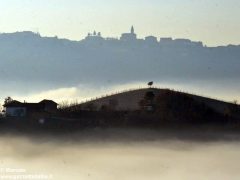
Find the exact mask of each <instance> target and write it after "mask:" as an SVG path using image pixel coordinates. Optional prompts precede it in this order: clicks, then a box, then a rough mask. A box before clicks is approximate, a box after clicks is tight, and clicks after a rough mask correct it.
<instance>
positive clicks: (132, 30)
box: [131, 26, 135, 34]
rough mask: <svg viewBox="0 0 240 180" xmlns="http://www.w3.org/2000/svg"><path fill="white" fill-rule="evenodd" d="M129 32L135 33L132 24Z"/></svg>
mask: <svg viewBox="0 0 240 180" xmlns="http://www.w3.org/2000/svg"><path fill="white" fill-rule="evenodd" d="M131 34H135V32H134V27H133V26H132V27H131Z"/></svg>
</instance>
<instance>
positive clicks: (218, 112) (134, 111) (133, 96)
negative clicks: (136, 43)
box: [61, 88, 240, 125]
mask: <svg viewBox="0 0 240 180" xmlns="http://www.w3.org/2000/svg"><path fill="white" fill-rule="evenodd" d="M61 110H62V111H65V112H69V114H71V115H73V114H75V113H76V114H78V113H79V114H85V115H88V116H89V115H90V116H91V117H92V118H94V117H95V118H96V119H98V118H100V117H103V119H104V118H105V119H107V117H108V118H109V119H110V122H108V123H110V124H112V121H114V120H112V119H114V117H115V116H116V117H121V118H122V119H127V120H126V121H125V123H127V124H128V123H130V124H131V123H133V122H135V123H134V124H136V125H139V124H141V123H143V124H145V125H146V124H150V122H151V121H154V122H155V123H160V122H161V123H162V122H175V121H177V122H178V123H179V122H213V121H214V122H225V121H227V122H228V121H238V119H240V108H239V105H237V104H234V103H228V102H224V101H219V100H215V99H210V98H206V97H201V96H197V95H191V94H187V93H182V92H176V91H172V90H169V89H156V88H147V89H138V90H132V91H128V92H122V93H118V94H114V95H110V96H106V97H103V98H99V99H95V100H92V101H89V102H86V103H82V104H78V105H73V106H70V107H66V108H62V109H61ZM121 118H120V119H121ZM140 120H142V122H140ZM120 121H121V120H120Z"/></svg>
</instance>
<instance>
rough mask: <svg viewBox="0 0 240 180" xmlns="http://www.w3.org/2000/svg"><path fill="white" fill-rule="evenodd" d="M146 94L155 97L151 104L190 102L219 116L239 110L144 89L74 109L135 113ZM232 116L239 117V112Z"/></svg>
mask: <svg viewBox="0 0 240 180" xmlns="http://www.w3.org/2000/svg"><path fill="white" fill-rule="evenodd" d="M148 92H152V93H153V94H154V96H155V100H153V104H154V103H155V104H157V103H163V102H164V103H170V104H171V103H172V104H176V103H178V104H179V106H183V105H184V104H186V103H189V101H191V102H190V103H195V104H199V105H204V106H206V107H208V108H210V109H212V110H214V111H215V112H217V113H220V114H227V113H230V111H231V109H234V108H235V109H238V110H240V106H238V105H236V104H233V103H228V102H224V101H220V100H215V99H210V98H206V97H202V96H197V95H192V94H187V93H182V92H176V91H171V90H168V89H157V88H146V89H138V90H132V91H128V92H122V93H119V94H114V95H110V96H107V97H103V98H99V99H96V100H92V101H89V102H86V103H82V104H79V105H77V106H76V107H77V108H79V109H81V110H101V109H102V108H106V107H109V108H110V109H112V110H115V111H136V110H139V109H140V102H141V100H143V99H144V97H145V96H146V94H147V93H148ZM166 98H168V99H166ZM156 101H158V102H156ZM167 101H169V102H167ZM196 110H198V109H196ZM234 114H235V115H236V116H238V117H240V116H239V112H238V113H234Z"/></svg>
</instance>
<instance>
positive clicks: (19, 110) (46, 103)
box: [3, 99, 58, 117]
mask: <svg viewBox="0 0 240 180" xmlns="http://www.w3.org/2000/svg"><path fill="white" fill-rule="evenodd" d="M57 105H58V104H57V103H56V102H54V101H52V100H46V99H45V100H42V101H40V102H39V103H26V102H24V103H22V102H19V101H16V100H13V101H11V102H8V103H7V104H4V105H3V107H4V108H5V115H6V116H10V117H25V116H27V115H29V114H32V113H35V112H54V111H56V110H57Z"/></svg>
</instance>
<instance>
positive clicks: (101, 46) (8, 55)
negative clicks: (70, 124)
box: [0, 32, 240, 86]
mask: <svg viewBox="0 0 240 180" xmlns="http://www.w3.org/2000/svg"><path fill="white" fill-rule="evenodd" d="M165 41H166V40H164V38H163V39H162V40H161V41H158V42H156V43H153V44H152V43H149V42H148V41H145V40H144V39H137V40H136V41H134V42H125V41H121V40H119V39H109V38H102V37H101V38H100V37H91V38H86V39H83V40H80V41H70V40H67V39H59V38H58V37H42V36H40V35H39V34H36V33H33V32H16V33H2V34H0V58H1V60H0V72H1V74H2V76H1V77H0V82H3V83H6V82H11V81H13V82H15V81H18V82H21V83H24V84H25V83H26V82H31V83H33V84H39V83H45V84H47V83H50V84H53V85H55V86H60V85H63V84H64V85H65V86H66V82H68V84H67V85H72V84H76V83H77V84H79V83H91V84H96V83H100V84H107V83H109V82H111V83H115V84H119V83H120V82H121V83H128V82H132V81H146V80H147V79H153V80H154V79H161V78H163V79H166V78H184V79H185V77H191V78H190V79H194V78H195V79H222V78H223V77H224V78H231V80H232V79H233V78H237V77H239V76H240V73H239V69H240V62H239V57H240V46H237V45H236V46H233V45H229V46H222V47H206V46H202V45H201V46H200V45H196V43H194V42H192V41H190V40H184V39H179V40H168V41H170V42H169V43H166V42H165ZM7 67H11V68H7ZM29 74H30V76H29ZM21 83H19V84H21Z"/></svg>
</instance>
